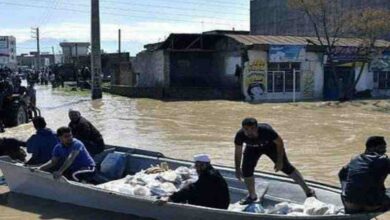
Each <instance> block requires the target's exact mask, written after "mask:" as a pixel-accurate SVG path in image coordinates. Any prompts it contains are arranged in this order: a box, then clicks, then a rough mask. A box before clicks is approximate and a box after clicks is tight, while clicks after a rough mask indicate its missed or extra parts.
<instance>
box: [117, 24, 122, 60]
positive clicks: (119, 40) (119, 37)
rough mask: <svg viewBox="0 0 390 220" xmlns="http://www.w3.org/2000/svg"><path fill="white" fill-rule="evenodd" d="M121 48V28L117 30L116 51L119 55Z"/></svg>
mask: <svg viewBox="0 0 390 220" xmlns="http://www.w3.org/2000/svg"><path fill="white" fill-rule="evenodd" d="M121 49H122V32H121V29H119V30H118V53H119V56H120V54H121Z"/></svg>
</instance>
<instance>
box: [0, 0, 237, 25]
mask: <svg viewBox="0 0 390 220" xmlns="http://www.w3.org/2000/svg"><path fill="white" fill-rule="evenodd" d="M0 4H4V5H14V6H19V7H27V8H39V9H42V8H49V9H54V10H60V11H68V12H77V13H86V14H89V11H84V10H78V9H72V8H54V7H49V6H37V5H28V4H18V3H13V2H0ZM102 14H106V15H111V16H119V17H131V18H140V19H150V18H155V19H161V20H164V21H174V22H183V23H201V22H200V21H194V20H185V19H172V18H156V17H150V16H139V15H131V16H130V15H128V14H119V13H108V12H102ZM203 23H207V24H214V25H222V26H229V27H232V26H234V23H222V22H212V21H208V22H203Z"/></svg>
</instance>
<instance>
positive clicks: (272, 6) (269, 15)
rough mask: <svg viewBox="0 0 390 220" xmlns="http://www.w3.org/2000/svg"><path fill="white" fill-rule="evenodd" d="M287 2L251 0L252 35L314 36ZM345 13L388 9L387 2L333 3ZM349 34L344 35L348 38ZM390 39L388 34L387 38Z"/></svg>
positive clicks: (357, 0) (352, 0)
mask: <svg viewBox="0 0 390 220" xmlns="http://www.w3.org/2000/svg"><path fill="white" fill-rule="evenodd" d="M287 2H288V0H272V1H270V0H251V10H250V28H251V33H252V34H263V35H293V36H311V35H315V32H314V28H313V25H312V24H311V23H310V21H309V19H308V18H307V17H306V16H305V15H304V14H303V13H302V12H299V11H296V10H293V9H291V8H289V7H288V5H287ZM335 2H338V3H339V4H340V7H341V8H343V10H344V11H345V12H351V11H352V10H359V9H364V8H368V7H371V8H381V9H382V8H387V9H390V1H389V0H342V1H335ZM350 35H351V34H348V33H347V34H345V37H346V36H350ZM387 39H390V34H389V35H388V36H387Z"/></svg>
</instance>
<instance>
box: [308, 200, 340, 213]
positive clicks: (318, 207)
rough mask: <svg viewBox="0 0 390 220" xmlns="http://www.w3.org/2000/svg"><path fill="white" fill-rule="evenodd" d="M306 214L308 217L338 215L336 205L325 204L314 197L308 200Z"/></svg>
mask: <svg viewBox="0 0 390 220" xmlns="http://www.w3.org/2000/svg"><path fill="white" fill-rule="evenodd" d="M304 207H305V209H304V213H305V214H307V215H333V214H336V211H335V210H336V208H335V206H334V205H331V204H325V203H323V202H321V201H319V200H318V199H316V198H314V197H310V198H307V199H306V201H305V203H304Z"/></svg>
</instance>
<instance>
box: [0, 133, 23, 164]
mask: <svg viewBox="0 0 390 220" xmlns="http://www.w3.org/2000/svg"><path fill="white" fill-rule="evenodd" d="M24 146H26V142H23V141H19V140H16V139H13V138H2V141H1V140H0V156H6V155H7V156H9V157H11V158H12V159H13V160H20V161H25V159H26V156H27V155H26V152H25V151H24V150H23V149H22V148H21V147H24Z"/></svg>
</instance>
